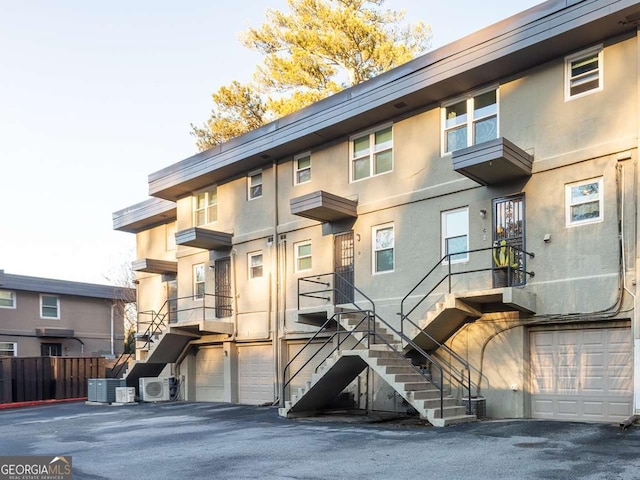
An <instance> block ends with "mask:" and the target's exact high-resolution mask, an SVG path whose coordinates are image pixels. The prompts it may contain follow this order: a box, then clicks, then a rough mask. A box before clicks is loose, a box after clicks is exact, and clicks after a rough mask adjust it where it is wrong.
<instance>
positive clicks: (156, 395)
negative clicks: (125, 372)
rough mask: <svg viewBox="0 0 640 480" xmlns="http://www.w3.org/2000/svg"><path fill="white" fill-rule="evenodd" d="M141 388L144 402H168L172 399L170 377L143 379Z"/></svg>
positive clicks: (141, 396)
mask: <svg viewBox="0 0 640 480" xmlns="http://www.w3.org/2000/svg"><path fill="white" fill-rule="evenodd" d="M139 386H140V398H142V401H143V402H166V401H168V400H170V399H171V394H170V385H169V378H168V377H143V378H141V379H140V385H139Z"/></svg>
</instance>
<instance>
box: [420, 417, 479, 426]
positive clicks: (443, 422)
mask: <svg viewBox="0 0 640 480" xmlns="http://www.w3.org/2000/svg"><path fill="white" fill-rule="evenodd" d="M476 420H477V418H476V416H475V415H454V416H452V417H445V418H435V419H433V420H430V422H431V424H432V425H433V426H434V427H446V426H449V425H458V424H461V423H469V422H475V421H476Z"/></svg>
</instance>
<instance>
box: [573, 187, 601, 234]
mask: <svg viewBox="0 0 640 480" xmlns="http://www.w3.org/2000/svg"><path fill="white" fill-rule="evenodd" d="M602 182H603V179H602V177H599V178H592V179H591V180H585V181H582V182H576V183H572V184H570V185H566V186H565V202H566V212H567V218H566V220H567V227H572V226H576V225H584V224H589V223H597V222H601V221H602V220H603V208H602V207H603V198H604V194H603V184H602Z"/></svg>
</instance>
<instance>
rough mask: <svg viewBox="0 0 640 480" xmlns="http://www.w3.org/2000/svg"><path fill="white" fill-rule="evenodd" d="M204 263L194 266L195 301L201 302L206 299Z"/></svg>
mask: <svg viewBox="0 0 640 480" xmlns="http://www.w3.org/2000/svg"><path fill="white" fill-rule="evenodd" d="M204 287H205V277H204V263H199V264H197V265H194V266H193V299H194V300H201V299H203V298H204Z"/></svg>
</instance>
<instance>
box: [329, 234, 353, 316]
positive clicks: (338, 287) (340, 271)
mask: <svg viewBox="0 0 640 480" xmlns="http://www.w3.org/2000/svg"><path fill="white" fill-rule="evenodd" d="M333 241H334V246H333V253H334V259H333V264H334V265H333V267H334V268H333V271H334V272H335V273H336V276H335V284H334V288H335V294H334V297H333V303H334V304H335V305H340V304H343V303H353V293H354V292H353V248H354V247H353V231H349V232H344V233H339V234H336V235H335V236H334V240H333Z"/></svg>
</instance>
